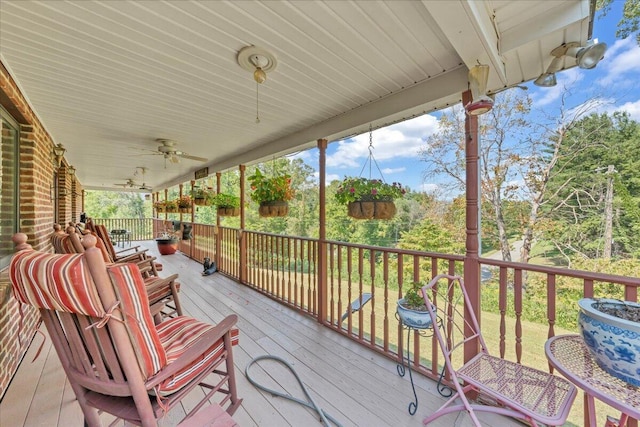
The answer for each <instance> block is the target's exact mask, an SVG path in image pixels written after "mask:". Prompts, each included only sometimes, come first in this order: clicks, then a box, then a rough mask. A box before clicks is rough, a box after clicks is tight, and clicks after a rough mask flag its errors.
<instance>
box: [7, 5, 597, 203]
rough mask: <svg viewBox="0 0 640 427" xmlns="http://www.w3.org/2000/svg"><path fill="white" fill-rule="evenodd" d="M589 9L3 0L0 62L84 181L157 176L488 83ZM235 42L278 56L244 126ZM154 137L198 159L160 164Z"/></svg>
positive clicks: (377, 118) (282, 148)
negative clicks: (473, 77) (139, 172)
mask: <svg viewBox="0 0 640 427" xmlns="http://www.w3.org/2000/svg"><path fill="white" fill-rule="evenodd" d="M593 16H594V1H593V0H545V1H526V0H522V1H508V0H478V1H476V0H442V1H436V0H423V1H415V0H406V1H405V0H389V1H384V0H382V1H369V0H363V1H360V0H353V1H307V0H301V1H282V2H262V1H229V2H222V1H220V2H217V1H216V2H199V1H171V0H170V1H165V2H139V1H129V2H123V1H101V2H85V1H77V0H72V1H69V2H66V1H65V2H63V1H57V0H49V1H46V2H45V1H43V2H24V1H22V0H3V1H2V2H1V3H0V61H1V62H2V64H3V65H4V67H5V68H6V69H7V70H8V71H9V73H10V74H11V76H12V77H13V78H14V79H15V80H16V81H17V82H18V84H19V86H20V88H21V90H22V91H23V93H24V94H25V96H26V97H27V98H28V100H29V102H30V104H31V106H32V108H33V109H34V110H35V112H36V114H37V115H38V117H39V118H40V120H41V121H42V123H43V124H44V126H45V128H46V129H47V131H48V132H49V133H50V134H51V136H52V137H53V139H54V141H55V142H56V143H62V144H63V145H64V146H65V147H66V148H67V150H68V151H67V154H66V158H67V160H68V161H69V162H70V163H71V164H73V165H74V166H75V167H76V169H77V172H76V174H77V176H78V179H79V180H80V182H81V183H82V184H83V185H84V187H85V188H89V189H115V188H118V187H115V186H114V183H118V182H125V180H126V179H128V178H132V177H133V173H134V171H135V168H136V167H137V166H145V167H147V168H148V172H147V174H146V177H145V179H146V184H147V185H149V186H151V187H153V188H154V190H158V189H161V188H165V187H167V186H171V185H175V184H177V183H180V182H184V181H187V180H190V179H193V177H194V172H195V171H196V170H197V169H200V168H203V167H205V166H206V167H208V168H209V171H210V172H216V171H222V170H225V169H228V168H232V167H235V166H236V165H238V164H243V163H244V164H247V163H251V162H255V161H258V160H261V159H265V158H270V157H272V156H274V155H280V154H285V153H290V152H294V151H297V150H301V149H305V148H308V147H311V146H313V145H315V144H316V140H317V139H319V138H327V139H329V140H330V141H334V140H339V139H342V138H345V137H347V136H349V135H355V134H359V133H362V132H365V131H366V130H367V129H368V127H369V124H372V125H373V126H374V128H377V127H381V126H384V125H387V124H390V123H393V122H396V121H401V120H403V119H406V118H410V117H413V116H417V115H421V114H423V113H425V112H430V111H434V110H438V109H442V108H446V107H447V106H450V105H452V104H454V103H457V102H460V100H461V98H460V97H461V93H462V92H463V91H464V90H466V89H467V87H468V85H467V71H468V69H469V68H470V67H472V66H474V65H476V64H478V63H483V64H488V65H489V66H490V76H489V83H488V89H489V91H490V92H492V91H493V92H495V91H498V90H500V89H503V88H506V87H510V86H513V85H517V84H520V83H523V82H527V81H530V80H532V79H535V78H537V77H538V76H539V75H540V74H542V73H543V72H544V71H545V70H546V68H547V66H548V65H549V63H550V62H551V60H552V56H551V54H550V52H551V50H552V49H553V48H555V47H557V46H559V45H561V44H562V43H566V42H573V41H577V42H579V43H581V44H585V43H586V42H587V40H588V39H589V38H590V36H591V26H592V21H593ZM249 45H256V46H260V47H262V48H265V49H267V50H268V51H269V52H271V53H273V54H274V55H275V56H276V57H277V61H278V66H277V69H276V70H274V71H273V72H270V73H268V76H267V81H266V82H265V83H264V84H262V85H260V88H259V89H260V119H261V122H260V123H259V124H256V123H255V117H256V83H255V82H254V81H253V78H252V75H251V73H250V72H248V71H246V70H244V69H243V68H241V67H240V66H239V65H238V62H237V55H238V52H239V51H240V50H241V49H242V48H243V47H245V46H249ZM573 66H575V60H573V59H568V58H567V59H565V61H564V64H563V67H564V68H570V67H573ZM1 101H2V100H1V99H0V102H1ZM157 138H166V139H172V140H176V141H178V146H177V147H176V148H177V149H178V150H180V151H182V152H185V153H188V154H190V155H193V156H198V157H203V158H206V159H207V160H206V162H198V161H194V160H188V159H182V161H181V162H180V163H178V164H173V163H167V164H166V168H165V159H164V158H163V156H162V155H154V154H153V151H156V150H157V147H158V145H159V144H158V143H157V142H156V139H157ZM156 154H158V153H157V151H156Z"/></svg>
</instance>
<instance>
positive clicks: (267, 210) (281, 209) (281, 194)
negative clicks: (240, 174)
mask: <svg viewBox="0 0 640 427" xmlns="http://www.w3.org/2000/svg"><path fill="white" fill-rule="evenodd" d="M247 179H248V180H249V183H250V185H251V190H253V191H252V193H251V199H252V200H253V201H255V202H258V203H259V204H260V209H259V213H260V216H262V217H274V216H285V215H287V213H289V205H288V204H287V201H289V200H291V199H292V198H293V194H294V192H293V189H292V188H291V176H289V175H287V174H283V175H277V176H273V177H267V176H266V175H264V174H263V173H262V172H261V171H260V169H256V171H255V173H254V174H253V175H251V176H250V177H248V178H247Z"/></svg>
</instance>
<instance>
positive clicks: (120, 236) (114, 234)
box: [109, 230, 131, 248]
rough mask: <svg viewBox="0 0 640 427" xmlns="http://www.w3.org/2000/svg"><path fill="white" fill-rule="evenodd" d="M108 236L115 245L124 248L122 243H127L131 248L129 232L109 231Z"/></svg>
mask: <svg viewBox="0 0 640 427" xmlns="http://www.w3.org/2000/svg"><path fill="white" fill-rule="evenodd" d="M109 234H111V236H110V237H111V240H113V242H114V243H115V244H116V245H117V244H118V243H119V244H120V246H121V247H123V248H124V243H125V242H127V243H128V244H129V246H131V232H130V231H129V230H111V232H110V233H109Z"/></svg>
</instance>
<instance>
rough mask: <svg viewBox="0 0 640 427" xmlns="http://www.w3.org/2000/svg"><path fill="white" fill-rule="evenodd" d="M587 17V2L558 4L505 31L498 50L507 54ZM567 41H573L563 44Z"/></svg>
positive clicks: (588, 14) (583, 41)
mask: <svg viewBox="0 0 640 427" xmlns="http://www.w3.org/2000/svg"><path fill="white" fill-rule="evenodd" d="M589 16H590V13H589V2H585V1H576V2H568V3H560V4H559V5H557V6H556V7H554V8H551V9H549V10H546V11H545V12H544V13H541V14H539V15H537V16H535V19H533V18H534V17H532V19H529V20H528V21H527V22H525V23H523V24H521V25H518V26H517V27H513V28H510V29H508V30H505V31H504V32H503V33H502V35H501V37H500V48H501V50H502V53H506V52H509V51H511V50H513V49H517V48H519V47H520V46H522V45H524V44H527V43H529V42H532V41H534V40H540V39H542V38H543V37H544V36H546V35H548V34H551V33H554V32H556V31H560V30H562V29H564V28H566V27H568V26H570V25H572V24H573V23H575V22H579V21H581V20H583V19H586V20H588V19H589ZM567 41H575V40H565V42H567ZM580 42H582V43H585V42H586V40H580Z"/></svg>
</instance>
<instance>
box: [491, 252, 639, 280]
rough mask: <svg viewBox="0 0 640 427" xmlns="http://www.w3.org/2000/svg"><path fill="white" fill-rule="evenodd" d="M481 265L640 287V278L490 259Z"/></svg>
mask: <svg viewBox="0 0 640 427" xmlns="http://www.w3.org/2000/svg"><path fill="white" fill-rule="evenodd" d="M480 264H486V265H493V266H496V267H506V268H513V269H515V270H526V271H533V272H537V273H545V274H555V275H558V276H566V277H574V278H576V279H587V280H594V281H597V282H614V283H619V284H621V285H628V286H636V287H640V278H637V277H628V276H618V275H616V274H605V273H595V272H592V271H585V270H572V269H571V270H570V269H566V268H560V267H549V266H546V265H536V264H526V263H523V262H513V261H511V262H510V261H501V260H495V259H489V258H480Z"/></svg>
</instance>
